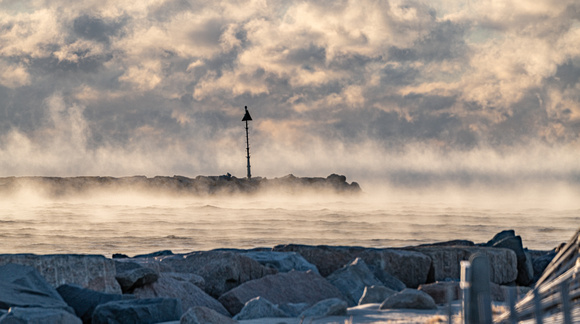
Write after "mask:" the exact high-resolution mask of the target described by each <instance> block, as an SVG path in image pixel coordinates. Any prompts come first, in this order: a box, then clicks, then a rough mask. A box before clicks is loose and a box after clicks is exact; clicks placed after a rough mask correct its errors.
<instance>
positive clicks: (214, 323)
mask: <svg viewBox="0 0 580 324" xmlns="http://www.w3.org/2000/svg"><path fill="white" fill-rule="evenodd" d="M236 323H238V321H236V320H233V319H231V318H229V317H227V316H224V315H222V314H220V313H218V312H216V311H214V310H213V309H210V308H207V307H203V306H195V307H192V308H190V309H188V310H187V312H186V313H185V314H183V316H181V319H180V321H179V324H236Z"/></svg>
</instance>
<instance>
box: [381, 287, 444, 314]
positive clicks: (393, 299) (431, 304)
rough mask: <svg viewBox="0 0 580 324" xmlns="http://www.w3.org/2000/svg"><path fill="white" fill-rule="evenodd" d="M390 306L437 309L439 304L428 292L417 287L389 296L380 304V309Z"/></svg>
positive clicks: (396, 307)
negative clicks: (416, 288)
mask: <svg viewBox="0 0 580 324" xmlns="http://www.w3.org/2000/svg"><path fill="white" fill-rule="evenodd" d="M390 308H395V309H400V308H411V309H437V305H436V304H435V301H434V300H433V298H431V296H429V295H428V294H427V293H425V292H423V291H420V290H415V289H405V290H403V291H400V292H398V293H396V294H394V295H391V296H389V297H387V299H385V301H384V302H383V303H382V304H381V306H380V309H390Z"/></svg>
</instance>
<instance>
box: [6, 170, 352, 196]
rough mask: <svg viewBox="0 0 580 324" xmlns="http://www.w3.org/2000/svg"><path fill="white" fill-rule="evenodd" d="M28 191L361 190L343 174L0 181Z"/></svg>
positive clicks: (50, 193) (214, 192) (9, 187)
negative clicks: (326, 175) (271, 176)
mask: <svg viewBox="0 0 580 324" xmlns="http://www.w3.org/2000/svg"><path fill="white" fill-rule="evenodd" d="M29 188H32V189H34V190H37V191H40V192H41V193H42V194H44V195H46V196H49V197H61V196H67V195H78V194H83V193H91V192H95V191H115V190H122V191H125V192H127V191H129V192H131V191H135V192H138V191H146V192H152V193H170V194H181V195H197V196H203V195H218V194H255V193H265V192H273V193H282V194H299V193H302V192H309V191H316V192H318V193H338V194H356V193H360V192H361V188H360V186H359V185H358V183H356V182H352V183H348V182H346V177H345V176H343V175H337V174H331V175H329V176H328V177H326V178H323V177H296V176H294V175H292V174H289V175H287V176H284V177H280V178H273V179H267V178H262V177H256V178H251V179H248V178H236V177H235V176H232V175H229V174H227V175H221V176H197V177H195V178H188V177H184V176H178V175H175V176H173V177H169V176H156V177H152V178H148V177H146V176H131V177H118V178H117V177H101V176H80V177H4V178H0V193H4V194H9V193H13V192H18V191H19V190H22V189H29Z"/></svg>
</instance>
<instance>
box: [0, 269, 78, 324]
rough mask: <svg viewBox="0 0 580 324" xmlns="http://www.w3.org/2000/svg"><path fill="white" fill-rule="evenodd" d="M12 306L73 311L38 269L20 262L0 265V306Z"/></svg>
mask: <svg viewBox="0 0 580 324" xmlns="http://www.w3.org/2000/svg"><path fill="white" fill-rule="evenodd" d="M11 307H44V308H60V309H65V310H67V311H70V312H71V313H72V310H71V309H70V308H69V307H68V305H67V304H66V303H65V301H64V300H63V299H62V298H61V297H60V295H59V294H58V292H57V291H56V289H54V288H53V287H52V286H51V285H50V284H49V283H48V282H46V280H44V278H43V277H42V276H41V275H40V274H39V273H38V271H36V269H34V268H33V267H30V266H25V265H20V264H6V265H3V266H0V308H2V309H9V308H11Z"/></svg>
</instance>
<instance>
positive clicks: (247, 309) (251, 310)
mask: <svg viewBox="0 0 580 324" xmlns="http://www.w3.org/2000/svg"><path fill="white" fill-rule="evenodd" d="M266 317H288V314H286V313H285V312H284V311H282V310H281V309H280V308H278V306H276V305H274V304H272V303H271V302H270V301H268V300H267V299H266V298H262V297H256V298H252V299H250V300H248V302H247V303H246V305H244V308H242V310H241V311H240V312H239V313H238V314H237V315H236V316H234V319H235V320H238V321H242V320H251V319H256V318H266Z"/></svg>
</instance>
